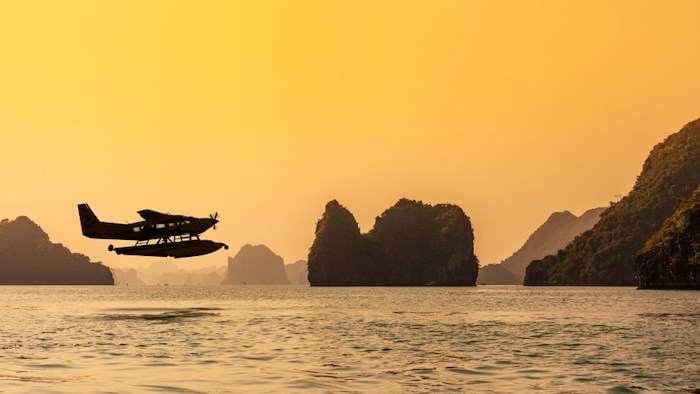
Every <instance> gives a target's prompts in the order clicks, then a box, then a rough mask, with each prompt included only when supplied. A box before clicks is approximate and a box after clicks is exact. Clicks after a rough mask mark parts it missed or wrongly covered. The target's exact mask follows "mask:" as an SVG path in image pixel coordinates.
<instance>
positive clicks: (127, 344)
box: [0, 286, 700, 393]
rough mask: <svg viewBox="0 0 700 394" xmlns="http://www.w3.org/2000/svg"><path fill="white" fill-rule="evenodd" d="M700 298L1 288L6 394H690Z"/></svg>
mask: <svg viewBox="0 0 700 394" xmlns="http://www.w3.org/2000/svg"><path fill="white" fill-rule="evenodd" d="M699 349H700V292H690V291H688V292H683V291H640V290H635V289H633V288H590V287H589V288H575V287H567V288H525V287H519V286H482V287H477V288H439V287H425V288H372V287H358V288H346V287H343V288H309V287H303V286H279V287H276V286H260V287H258V286H239V287H179V286H169V287H87V286H86V287H81V286H65V287H61V286H56V287H51V286H48V287H42V286H2V287H0V392H6V393H37V392H38V393H42V392H43V393H66V392H76V393H77V392H94V393H130V392H168V393H170V392H176V393H229V392H329V393H337V392H397V393H398V392H401V393H406V392H408V393H411V392H504V393H505V392H516V391H517V392H535V391H539V392H551V393H590V392H614V393H630V392H695V390H696V389H697V388H700V365H699V364H698V359H699V357H698V350H699Z"/></svg>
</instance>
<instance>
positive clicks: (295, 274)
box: [284, 260, 309, 285]
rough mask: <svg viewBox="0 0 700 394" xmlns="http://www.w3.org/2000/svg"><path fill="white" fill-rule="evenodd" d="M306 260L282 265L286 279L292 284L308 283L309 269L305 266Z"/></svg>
mask: <svg viewBox="0 0 700 394" xmlns="http://www.w3.org/2000/svg"><path fill="white" fill-rule="evenodd" d="M307 267H308V266H307V263H306V260H299V261H297V262H295V263H292V264H287V265H285V266H284V271H285V273H286V274H287V279H289V281H290V282H291V283H292V284H293V285H308V284H309V269H308V268H307Z"/></svg>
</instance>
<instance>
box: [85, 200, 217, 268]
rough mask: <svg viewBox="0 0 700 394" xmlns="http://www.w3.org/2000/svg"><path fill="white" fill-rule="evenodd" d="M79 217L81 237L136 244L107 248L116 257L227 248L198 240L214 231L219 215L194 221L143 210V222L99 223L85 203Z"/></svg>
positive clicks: (198, 252)
mask: <svg viewBox="0 0 700 394" xmlns="http://www.w3.org/2000/svg"><path fill="white" fill-rule="evenodd" d="M78 214H79V215H80V227H81V228H82V231H83V235H84V236H86V237H88V238H101V239H123V240H132V241H136V245H134V246H127V247H120V248H115V247H114V246H113V245H109V248H108V249H109V251H110V252H111V251H114V252H115V253H117V254H126V255H137V256H160V257H174V258H180V257H191V256H200V255H203V254H208V253H212V252H215V251H217V250H219V249H221V248H222V247H223V248H224V249H228V245H226V244H223V243H221V242H214V241H208V240H200V239H199V234H201V233H203V232H205V231H207V230H208V229H210V228H211V227H214V229H216V223H218V222H219V221H218V220H217V219H216V218H217V217H218V216H219V214H218V213H216V214H215V215H209V218H195V217H192V216H184V215H170V214H165V213H160V212H156V211H152V210H150V209H143V210H141V211H138V214H139V215H141V217H142V218H143V219H144V220H143V221H141V222H135V223H128V224H119V223H108V222H102V221H100V220H99V219H98V218H97V216H96V215H95V213H94V212H92V209H90V206H89V205H87V204H79V205H78Z"/></svg>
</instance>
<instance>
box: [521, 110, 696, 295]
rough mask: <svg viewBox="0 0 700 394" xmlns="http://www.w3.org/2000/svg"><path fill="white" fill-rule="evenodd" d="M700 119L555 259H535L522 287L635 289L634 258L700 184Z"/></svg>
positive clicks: (662, 147)
mask: <svg viewBox="0 0 700 394" xmlns="http://www.w3.org/2000/svg"><path fill="white" fill-rule="evenodd" d="M699 169H700V120H696V121H693V122H691V123H689V124H687V125H686V126H685V127H683V129H682V130H681V131H679V132H678V133H675V134H672V135H671V136H669V137H668V138H667V139H666V140H665V141H664V142H662V143H661V144H658V145H657V146H655V147H654V149H653V150H652V151H651V153H650V154H649V157H648V158H647V160H646V161H645V163H644V166H643V168H642V173H641V174H640V175H639V177H638V178H637V182H636V183H635V185H634V188H633V189H632V191H631V192H630V193H629V194H628V195H627V196H626V197H624V198H623V199H622V200H620V201H619V202H617V203H615V204H613V205H611V206H610V208H608V210H606V211H605V212H604V213H603V215H602V216H601V219H600V221H599V222H598V223H597V224H596V225H595V226H594V227H593V228H592V229H591V230H590V231H587V232H585V233H583V234H581V235H580V236H578V237H576V239H574V241H572V242H571V243H570V244H569V245H568V246H567V247H566V248H565V249H563V250H561V251H559V252H558V253H557V254H556V255H553V256H547V257H545V258H543V259H542V260H538V261H533V262H532V263H531V264H530V265H529V266H528V268H527V272H526V275H525V284H526V285H636V284H637V280H636V278H635V258H636V255H637V252H638V251H639V250H640V249H641V248H642V246H643V245H644V243H645V241H646V240H647V239H649V237H651V236H652V235H653V234H654V233H656V232H657V231H659V230H660V229H661V225H662V223H663V222H664V220H665V219H666V218H668V217H669V216H671V215H672V214H673V212H674V211H675V209H676V207H677V203H678V200H679V199H687V198H689V197H690V196H691V194H692V193H693V191H694V190H695V189H696V188H697V187H698V185H700V170H699Z"/></svg>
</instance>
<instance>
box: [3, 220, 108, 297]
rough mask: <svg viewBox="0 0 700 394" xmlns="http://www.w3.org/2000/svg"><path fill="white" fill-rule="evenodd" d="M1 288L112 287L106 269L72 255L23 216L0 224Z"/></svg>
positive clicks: (75, 254)
mask: <svg viewBox="0 0 700 394" xmlns="http://www.w3.org/2000/svg"><path fill="white" fill-rule="evenodd" d="M0 284H1V285H113V284H114V279H113V277H112V273H111V272H110V270H109V268H107V267H105V266H104V265H102V264H101V263H92V262H90V259H89V258H88V257H87V256H84V255H82V254H79V253H72V252H71V251H70V250H68V248H66V247H64V246H63V245H61V244H55V243H52V242H51V241H50V240H49V236H48V235H47V234H46V233H45V232H44V231H43V230H42V229H41V227H39V226H38V225H37V224H36V223H34V222H33V221H31V220H30V219H29V218H28V217H26V216H20V217H18V218H17V219H15V220H12V221H10V220H9V219H4V220H3V221H2V222H0Z"/></svg>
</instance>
